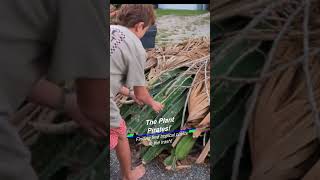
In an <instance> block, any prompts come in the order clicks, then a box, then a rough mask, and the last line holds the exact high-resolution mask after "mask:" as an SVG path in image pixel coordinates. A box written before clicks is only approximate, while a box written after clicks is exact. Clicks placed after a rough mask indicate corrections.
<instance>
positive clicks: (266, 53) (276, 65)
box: [211, 0, 320, 180]
mask: <svg viewBox="0 0 320 180" xmlns="http://www.w3.org/2000/svg"><path fill="white" fill-rule="evenodd" d="M319 5H320V1H317V0H313V1H312V0H292V1H284V0H281V1H270V0H261V1H253V0H245V1H228V0H227V1H217V2H216V3H214V4H213V6H212V7H211V8H212V10H213V12H214V13H213V22H212V23H213V27H214V28H213V31H212V33H213V34H212V36H213V37H215V38H213V39H214V40H213V42H212V44H213V46H214V50H213V54H212V56H213V58H214V61H213V62H212V68H213V72H212V73H213V74H212V76H213V77H214V79H215V80H216V83H215V84H214V85H213V86H214V89H215V91H214V92H213V95H212V96H213V100H214V101H213V106H214V107H215V108H214V111H213V115H212V116H213V118H214V122H213V124H214V126H213V127H212V128H213V131H212V133H211V135H212V137H213V139H212V140H213V141H214V145H215V146H214V147H215V148H214V150H213V161H214V164H213V166H212V167H213V171H214V172H215V173H214V179H233V180H238V179H249V178H250V179H252V180H256V179H257V180H260V179H275V180H285V179H304V180H307V179H318V177H319V176H320V175H319V167H320V166H319V162H320V161H319V160H320V159H319V157H320V156H319V153H318V152H319V137H320V136H319V134H320V133H319V132H320V122H319V103H320V101H319V100H320V99H319V97H320V89H319V83H320V81H319V80H320V79H319V76H320V73H319V72H320V71H319V67H320V66H319V65H320V64H319V62H318V61H317V60H319V53H320V43H319V42H320V36H319V33H318V32H319V31H320V21H319V16H320V8H319V7H320V6H319ZM231 175H232V176H231Z"/></svg>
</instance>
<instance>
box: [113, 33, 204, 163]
mask: <svg viewBox="0 0 320 180" xmlns="http://www.w3.org/2000/svg"><path fill="white" fill-rule="evenodd" d="M209 64H210V58H209V39H208V38H198V39H189V40H187V41H185V42H182V43H179V44H171V45H167V46H164V47H158V48H155V49H152V50H150V51H149V52H148V60H147V66H146V69H145V73H146V79H147V81H148V88H149V90H150V93H151V95H152V96H153V97H154V99H155V100H157V101H160V102H162V103H163V104H164V105H165V108H164V110H163V111H162V112H160V113H159V114H156V113H155V112H153V110H152V109H151V108H150V107H148V106H146V105H145V106H141V107H140V106H139V105H137V104H128V101H126V97H123V96H120V95H118V96H117V102H118V105H119V106H121V114H122V116H123V118H124V119H125V120H126V121H127V126H128V131H129V132H130V133H136V134H137V135H141V134H149V135H150V134H152V135H150V136H148V137H150V138H149V139H144V140H143V141H141V142H142V143H141V144H143V145H144V147H143V148H142V152H141V154H140V155H141V157H142V161H143V162H144V163H148V162H150V161H151V160H153V159H154V158H155V157H157V156H158V155H159V154H161V153H162V152H163V151H166V152H170V153H169V154H170V155H169V156H168V157H167V158H166V159H165V160H164V164H165V165H166V167H167V168H168V169H171V168H172V169H175V168H177V169H179V168H183V167H187V165H186V164H182V163H181V162H180V161H182V160H184V159H186V158H187V155H188V154H189V153H190V152H191V151H192V150H193V151H195V152H193V153H194V154H197V156H198V158H197V160H196V163H203V162H204V160H205V158H206V157H207V155H208V152H209V148H210V141H209V140H208V138H207V136H208V135H207V134H208V128H209V127H210V112H209V104H210V95H209V94H210V66H209ZM129 102H132V101H129ZM161 118H166V119H170V118H174V122H170V123H165V124H164V123H163V124H159V123H157V124H153V125H150V124H149V125H147V122H146V120H157V121H159V120H160V119H161ZM165 127H170V128H169V129H164V130H161V128H165ZM149 128H154V129H157V128H159V129H160V130H159V131H156V132H151V131H148V129H149ZM190 128H196V129H195V130H194V132H192V133H191V132H189V133H188V131H187V133H186V134H187V135H183V136H177V137H168V138H163V139H161V138H160V139H154V137H156V136H157V133H160V132H161V133H168V134H175V133H172V132H173V131H177V130H180V129H184V130H185V129H190ZM142 137H143V136H141V137H140V138H142ZM160 141H163V142H164V141H166V142H167V143H165V144H157V142H160ZM196 145H198V146H200V147H197V146H196Z"/></svg>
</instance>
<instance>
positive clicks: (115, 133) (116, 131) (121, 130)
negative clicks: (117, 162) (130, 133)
mask: <svg viewBox="0 0 320 180" xmlns="http://www.w3.org/2000/svg"><path fill="white" fill-rule="evenodd" d="M126 133H127V127H126V123H125V121H124V120H123V119H121V122H120V127H118V128H110V149H114V148H115V147H116V146H117V144H118V138H119V136H120V135H125V136H126Z"/></svg>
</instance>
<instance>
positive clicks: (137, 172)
mask: <svg viewBox="0 0 320 180" xmlns="http://www.w3.org/2000/svg"><path fill="white" fill-rule="evenodd" d="M145 173H146V169H145V168H144V166H143V164H141V165H140V166H137V167H135V168H134V169H133V170H132V171H131V173H130V174H129V176H128V177H125V176H124V177H123V180H138V179H140V178H141V177H142V176H143V175H144V174H145Z"/></svg>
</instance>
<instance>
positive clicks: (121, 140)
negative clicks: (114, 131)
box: [115, 121, 145, 180]
mask: <svg viewBox="0 0 320 180" xmlns="http://www.w3.org/2000/svg"><path fill="white" fill-rule="evenodd" d="M120 126H121V127H120V131H121V132H122V130H121V129H126V128H125V123H124V121H123V122H121V125H120ZM115 149H116V153H117V157H118V160H119V162H120V168H121V173H122V176H123V179H124V180H136V179H139V178H141V177H142V176H143V175H144V173H145V169H144V167H143V165H141V166H138V167H136V168H135V169H133V170H132V169H131V151H130V146H129V141H128V138H127V136H126V133H120V134H119V136H118V143H117V146H116V148H115Z"/></svg>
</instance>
